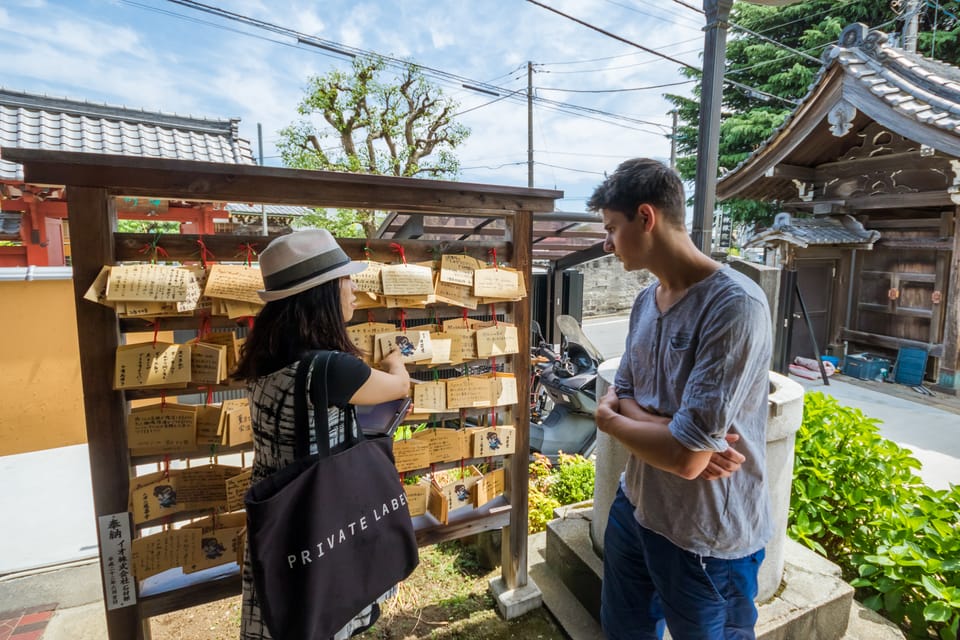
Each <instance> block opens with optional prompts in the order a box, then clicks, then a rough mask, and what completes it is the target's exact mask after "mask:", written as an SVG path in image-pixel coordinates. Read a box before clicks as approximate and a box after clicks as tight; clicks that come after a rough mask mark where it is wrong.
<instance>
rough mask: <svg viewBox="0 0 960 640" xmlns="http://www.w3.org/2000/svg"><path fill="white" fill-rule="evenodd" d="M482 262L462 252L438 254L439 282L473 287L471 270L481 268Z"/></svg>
mask: <svg viewBox="0 0 960 640" xmlns="http://www.w3.org/2000/svg"><path fill="white" fill-rule="evenodd" d="M482 268H483V263H482V262H480V261H479V260H477V259H476V258H471V257H470V256H468V255H463V254H457V253H453V254H449V255H447V254H444V255H442V256H440V282H446V283H449V284H459V285H466V286H468V287H473V272H474V271H476V270H477V269H482Z"/></svg>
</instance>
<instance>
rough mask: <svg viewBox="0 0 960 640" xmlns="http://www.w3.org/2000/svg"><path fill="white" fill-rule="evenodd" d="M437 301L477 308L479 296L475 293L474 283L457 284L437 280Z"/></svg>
mask: <svg viewBox="0 0 960 640" xmlns="http://www.w3.org/2000/svg"><path fill="white" fill-rule="evenodd" d="M434 297H435V298H436V299H437V301H439V302H446V303H447V304H452V305H456V306H458V307H466V308H467V309H476V308H477V297H476V296H475V295H473V284H456V283H452V282H443V281H441V280H437V288H436V290H435V296H434Z"/></svg>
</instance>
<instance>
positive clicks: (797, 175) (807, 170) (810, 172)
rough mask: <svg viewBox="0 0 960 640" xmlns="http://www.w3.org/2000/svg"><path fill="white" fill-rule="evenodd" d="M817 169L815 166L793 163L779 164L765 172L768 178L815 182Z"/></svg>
mask: <svg viewBox="0 0 960 640" xmlns="http://www.w3.org/2000/svg"><path fill="white" fill-rule="evenodd" d="M816 175H817V172H816V169H814V168H813V167H801V166H798V165H793V164H778V165H775V166H773V167H771V168H769V169H767V171H766V172H765V173H764V176H765V177H767V178H787V179H789V180H802V181H803V182H813V181H814V180H815V179H816Z"/></svg>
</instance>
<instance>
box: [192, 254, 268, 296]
mask: <svg viewBox="0 0 960 640" xmlns="http://www.w3.org/2000/svg"><path fill="white" fill-rule="evenodd" d="M259 289H263V277H262V276H261V275H260V268H259V267H248V266H246V265H241V264H215V265H212V266H211V267H210V272H209V273H208V274H207V284H206V286H205V287H204V289H203V295H205V296H207V297H208V298H224V299H227V300H241V301H243V302H252V303H253V304H262V303H263V300H261V299H260V296H259V295H257V290H259Z"/></svg>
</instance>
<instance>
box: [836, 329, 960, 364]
mask: <svg viewBox="0 0 960 640" xmlns="http://www.w3.org/2000/svg"><path fill="white" fill-rule="evenodd" d="M840 339H841V340H849V341H850V342H859V343H861V344H870V345H874V346H877V347H883V348H884V349H890V350H893V351H896V350H897V349H900V348H901V347H911V348H913V349H926V350H927V353H929V354H930V355H931V356H933V357H935V358H939V357H941V356H943V345H942V344H930V343H928V342H920V341H918V340H907V339H906V338H894V337H893V336H882V335H880V334H877V333H868V332H866V331H851V330H850V329H843V330H842V331H840Z"/></svg>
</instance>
